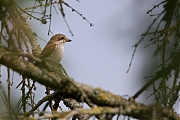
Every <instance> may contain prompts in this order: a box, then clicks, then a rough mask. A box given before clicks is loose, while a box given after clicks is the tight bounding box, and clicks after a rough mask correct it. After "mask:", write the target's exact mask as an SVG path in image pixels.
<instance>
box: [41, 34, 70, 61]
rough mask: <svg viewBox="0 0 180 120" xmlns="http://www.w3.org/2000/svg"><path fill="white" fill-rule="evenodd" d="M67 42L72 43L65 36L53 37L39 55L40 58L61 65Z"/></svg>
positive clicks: (57, 35)
mask: <svg viewBox="0 0 180 120" xmlns="http://www.w3.org/2000/svg"><path fill="white" fill-rule="evenodd" d="M66 42H71V40H70V39H68V38H67V37H66V36H65V35H63V34H56V35H54V36H52V37H51V38H50V40H49V42H48V43H47V45H46V46H45V47H44V49H43V51H42V52H41V54H40V55H39V58H40V59H42V60H46V61H48V62H49V61H50V62H53V63H54V62H55V63H59V62H60V61H61V59H62V57H63V54H64V44H65V43H66Z"/></svg>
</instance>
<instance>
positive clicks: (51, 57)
mask: <svg viewBox="0 0 180 120" xmlns="http://www.w3.org/2000/svg"><path fill="white" fill-rule="evenodd" d="M71 41H72V40H70V39H68V38H67V37H66V36H65V35H63V34H55V35H54V36H52V37H51V38H50V40H49V42H48V43H47V44H46V46H45V47H44V49H43V50H42V52H41V54H40V55H39V58H40V59H42V60H45V61H47V62H48V63H50V64H58V63H59V62H60V61H61V59H62V57H63V54H64V44H65V43H66V42H71ZM24 81H25V79H23V80H22V81H21V82H20V83H19V84H18V86H17V87H16V88H18V87H19V86H20V85H21V84H22V83H23V82H24Z"/></svg>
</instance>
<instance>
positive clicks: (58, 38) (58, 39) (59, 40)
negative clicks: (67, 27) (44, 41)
mask: <svg viewBox="0 0 180 120" xmlns="http://www.w3.org/2000/svg"><path fill="white" fill-rule="evenodd" d="M71 41H72V40H70V39H69V38H67V37H66V36H65V35H63V34H56V35H54V36H52V37H51V38H50V41H49V42H48V43H49V44H58V45H60V44H65V43H66V42H71Z"/></svg>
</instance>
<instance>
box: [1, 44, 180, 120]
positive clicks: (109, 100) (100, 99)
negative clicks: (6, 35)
mask: <svg viewBox="0 0 180 120" xmlns="http://www.w3.org/2000/svg"><path fill="white" fill-rule="evenodd" d="M0 64H3V65H5V66H7V67H9V68H11V69H12V70H14V71H16V72H18V73H20V74H22V75H23V76H26V77H28V78H31V79H33V80H34V81H36V82H38V83H40V84H42V85H45V86H47V87H51V88H53V89H54V90H59V94H60V95H61V96H62V97H63V98H73V99H76V100H77V101H81V102H86V103H87V102H91V103H93V104H95V105H97V106H106V107H108V106H109V107H114V109H116V107H117V109H118V111H117V113H116V114H118V113H119V108H121V109H122V110H125V111H127V110H130V111H129V112H128V113H127V112H123V113H121V114H122V115H126V116H131V117H134V118H137V119H141V118H143V119H145V118H147V119H150V117H153V116H151V115H153V113H154V109H152V107H149V106H147V105H143V104H141V103H138V102H135V101H134V100H133V99H132V100H131V99H130V100H126V99H124V98H122V97H121V96H119V95H114V94H112V93H111V92H109V91H104V90H102V89H100V88H94V87H92V86H88V85H85V84H81V83H77V82H75V81H74V80H73V79H72V78H70V77H68V76H61V75H60V74H53V73H52V72H48V71H47V70H46V69H42V68H41V69H40V68H39V67H37V66H35V65H33V64H31V63H30V62H27V61H25V60H23V59H22V58H21V57H19V56H17V55H16V54H14V55H12V52H9V51H7V50H6V49H4V48H3V47H2V46H0ZM82 91H83V93H84V94H86V97H87V98H85V99H82V96H83V93H82ZM87 100H89V101H87ZM159 108H160V109H161V110H160V111H159V114H161V117H163V118H164V117H168V118H171V120H177V119H180V117H178V115H177V114H176V113H175V112H174V111H173V110H171V109H169V110H168V109H166V108H164V107H161V106H160V107H159ZM163 110H164V111H167V112H166V114H164V113H163V112H162V111H163ZM170 112H171V113H172V114H168V113H170ZM77 114H78V113H77ZM159 114H158V115H159ZM168 115H169V116H168ZM146 116H147V117H146Z"/></svg>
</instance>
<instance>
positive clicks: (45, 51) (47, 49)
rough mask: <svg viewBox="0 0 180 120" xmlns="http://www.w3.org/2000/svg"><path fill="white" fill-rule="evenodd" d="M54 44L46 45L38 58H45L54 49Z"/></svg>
mask: <svg viewBox="0 0 180 120" xmlns="http://www.w3.org/2000/svg"><path fill="white" fill-rule="evenodd" d="M55 47H56V45H54V44H51V45H46V46H45V47H44V49H43V51H42V52H41V54H40V55H39V58H45V57H47V56H49V55H50V54H51V53H52V52H53V51H54V50H55Z"/></svg>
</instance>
